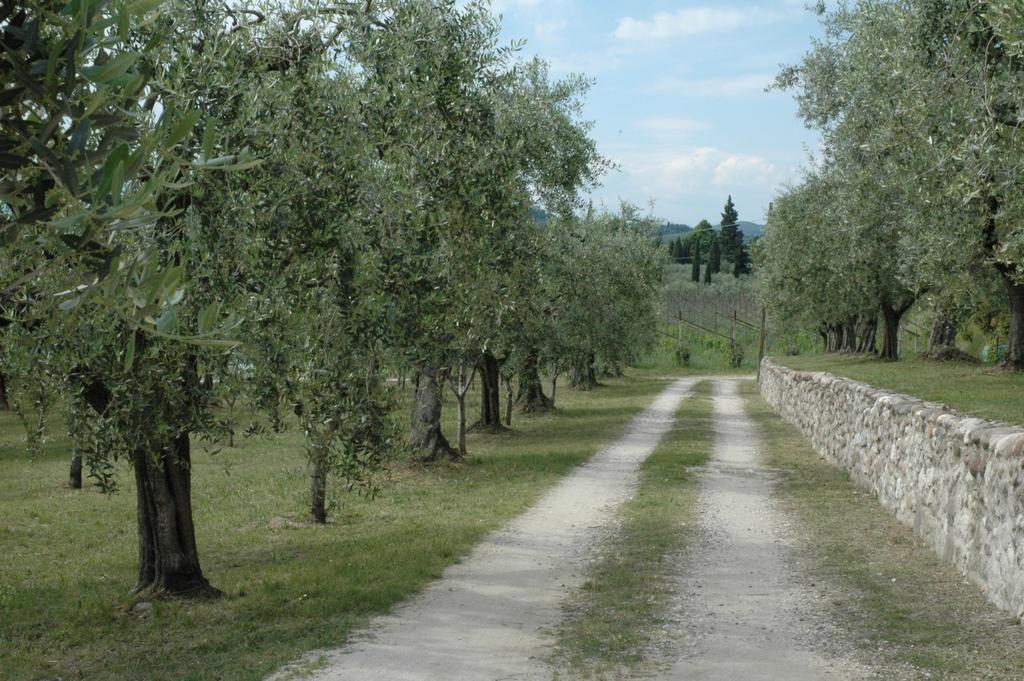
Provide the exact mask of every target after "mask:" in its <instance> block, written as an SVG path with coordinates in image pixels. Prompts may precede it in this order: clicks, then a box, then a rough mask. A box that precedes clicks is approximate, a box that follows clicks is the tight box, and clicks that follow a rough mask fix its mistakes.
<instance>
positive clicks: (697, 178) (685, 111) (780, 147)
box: [492, 0, 820, 225]
mask: <svg viewBox="0 0 1024 681" xmlns="http://www.w3.org/2000/svg"><path fill="white" fill-rule="evenodd" d="M806 1H807V0H752V1H747V0H734V1H732V2H724V3H716V2H708V1H707V0H705V1H704V2H687V1H685V0H631V1H630V2H613V1H611V0H492V7H493V10H494V11H495V13H500V14H501V15H502V18H503V21H502V31H503V39H504V40H505V41H506V42H508V41H511V40H513V39H525V40H526V45H525V46H524V47H523V49H522V56H523V57H524V58H532V57H533V56H534V55H536V56H539V57H541V58H543V59H544V60H545V61H547V62H548V63H549V64H550V65H551V75H552V77H555V78H557V77H562V76H565V75H567V74H569V73H581V74H584V75H586V76H587V77H588V78H590V79H592V80H593V81H594V85H593V88H592V90H591V91H590V93H589V94H588V96H587V99H586V104H585V109H584V117H585V118H586V119H588V120H591V121H593V123H594V126H595V127H594V130H593V136H594V138H595V139H596V141H597V144H598V150H599V151H600V152H601V153H602V154H603V155H604V156H606V157H608V158H610V159H611V160H612V161H613V162H615V163H616V164H617V166H618V169H617V170H615V171H612V172H611V173H609V174H608V175H607V176H606V177H605V178H604V182H603V187H601V188H600V189H599V190H598V191H597V192H595V194H594V195H593V199H594V202H595V204H597V205H604V206H605V207H607V208H612V209H613V208H616V207H617V206H618V203H619V200H620V199H622V200H627V201H630V202H631V203H634V204H638V205H640V206H643V207H645V208H646V207H647V205H648V203H649V202H650V201H654V214H655V215H656V216H658V217H659V218H662V219H665V220H668V221H671V222H683V223H686V224H689V225H694V224H696V223H697V222H698V221H700V220H701V219H702V218H706V219H708V220H709V221H710V222H711V223H712V224H717V223H718V222H719V220H720V214H721V211H722V205H723V204H724V203H725V199H726V196H727V195H729V194H731V195H732V197H733V201H734V202H735V203H736V207H737V209H738V210H739V213H740V219H741V220H750V221H753V222H764V218H765V213H766V212H767V209H768V205H769V203H770V202H771V200H772V198H773V196H774V195H775V194H776V193H777V191H778V190H779V189H780V188H781V187H783V186H784V185H785V183H786V182H787V181H790V180H794V179H796V178H797V177H798V176H799V169H800V167H801V166H802V165H804V164H805V163H806V160H807V157H808V153H809V151H810V150H813V149H814V148H816V147H817V137H816V135H815V134H813V133H812V132H811V131H808V130H807V129H805V127H804V125H803V123H802V121H800V120H799V119H798V118H797V116H796V103H795V102H794V101H793V97H792V94H791V93H789V92H769V93H766V92H764V88H765V86H767V85H768V84H769V83H771V81H772V80H773V78H774V76H775V74H776V73H777V72H778V70H779V66H780V65H781V64H793V63H796V62H797V61H799V60H800V58H801V57H802V56H803V54H804V53H805V52H806V51H807V50H808V48H809V47H810V40H811V37H812V36H817V35H820V30H819V26H818V21H817V18H816V17H815V16H814V15H813V14H812V13H811V12H808V11H807V10H806V9H805V4H806Z"/></svg>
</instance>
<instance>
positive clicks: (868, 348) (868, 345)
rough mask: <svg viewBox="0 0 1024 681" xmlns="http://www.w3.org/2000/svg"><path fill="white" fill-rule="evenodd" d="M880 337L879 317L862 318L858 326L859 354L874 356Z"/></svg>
mask: <svg viewBox="0 0 1024 681" xmlns="http://www.w3.org/2000/svg"><path fill="white" fill-rule="evenodd" d="M877 337H878V317H877V316H875V317H866V318H862V319H861V320H860V322H859V323H858V324H857V352H859V353H861V354H874V352H875V341H876V339H877Z"/></svg>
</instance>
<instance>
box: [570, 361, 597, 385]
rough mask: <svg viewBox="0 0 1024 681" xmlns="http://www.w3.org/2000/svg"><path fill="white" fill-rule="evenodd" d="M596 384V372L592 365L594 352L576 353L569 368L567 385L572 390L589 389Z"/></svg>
mask: <svg viewBox="0 0 1024 681" xmlns="http://www.w3.org/2000/svg"><path fill="white" fill-rule="evenodd" d="M596 386H597V372H596V369H595V367H594V353H592V352H590V353H587V354H583V355H578V356H577V357H576V358H575V359H574V360H573V362H572V365H571V366H570V368H569V387H570V388H572V389H573V390H590V389H592V388H594V387H596Z"/></svg>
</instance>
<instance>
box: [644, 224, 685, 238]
mask: <svg viewBox="0 0 1024 681" xmlns="http://www.w3.org/2000/svg"><path fill="white" fill-rule="evenodd" d="M692 231H693V227H690V225H683V224H676V223H674V222H666V223H665V224H664V225H662V226H661V227H659V228H658V229H657V231H656V232H655V233H654V234H655V236H660V237H663V238H667V237H672V238H673V239H674V238H676V237H678V236H684V235H686V234H689V233H690V232H692Z"/></svg>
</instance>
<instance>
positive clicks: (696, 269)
mask: <svg viewBox="0 0 1024 681" xmlns="http://www.w3.org/2000/svg"><path fill="white" fill-rule="evenodd" d="M690 278H691V279H693V281H695V282H697V283H698V284H699V283H700V243H695V244H694V245H693V264H692V265H691V266H690Z"/></svg>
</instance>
